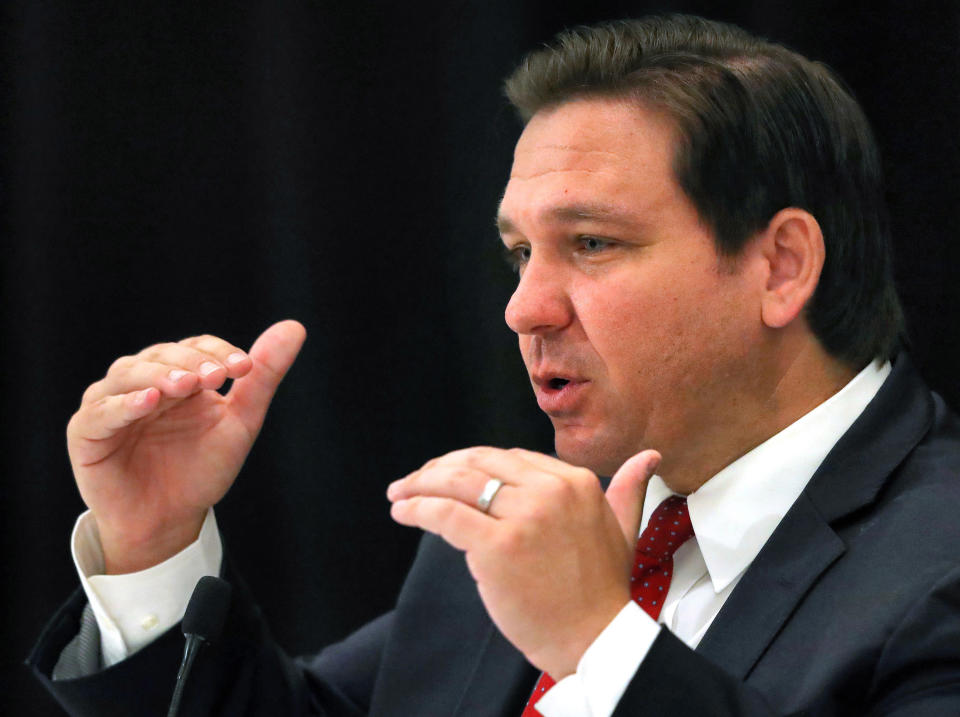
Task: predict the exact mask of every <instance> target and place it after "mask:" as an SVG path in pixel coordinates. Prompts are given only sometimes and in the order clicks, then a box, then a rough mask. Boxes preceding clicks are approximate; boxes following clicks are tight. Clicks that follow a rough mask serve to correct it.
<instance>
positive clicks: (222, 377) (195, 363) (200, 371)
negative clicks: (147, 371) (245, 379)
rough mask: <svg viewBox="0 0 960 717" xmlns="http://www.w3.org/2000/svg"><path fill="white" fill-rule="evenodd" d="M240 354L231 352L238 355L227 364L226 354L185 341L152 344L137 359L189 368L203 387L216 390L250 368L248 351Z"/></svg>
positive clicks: (186, 369)
mask: <svg viewBox="0 0 960 717" xmlns="http://www.w3.org/2000/svg"><path fill="white" fill-rule="evenodd" d="M239 355H240V354H239V352H236V351H235V352H234V353H233V354H228V356H234V358H233V359H232V360H231V363H227V360H226V359H224V358H223V357H222V356H215V355H214V354H211V353H208V352H206V351H203V350H202V349H200V348H195V347H193V346H188V345H187V344H185V343H183V342H181V343H176V344H174V343H166V344H156V345H155V346H150V347H148V348H145V349H144V350H143V351H141V352H140V353H139V354H137V358H138V359H141V360H149V361H154V362H156V363H164V364H167V365H169V366H171V367H175V368H179V369H183V370H184V371H189V372H190V373H193V374H196V375H197V376H198V377H199V379H200V384H201V386H200V387H201V388H205V389H211V390H215V389H217V388H220V386H222V385H223V383H224V381H226V380H227V379H228V378H236V377H238V376H241V375H243V374H244V373H246V372H247V371H249V370H250V363H251V362H250V359H249V358H248V357H247V355H246V354H242V360H240V359H239V358H238V356H239Z"/></svg>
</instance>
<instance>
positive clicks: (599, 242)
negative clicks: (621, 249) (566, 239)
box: [580, 236, 611, 253]
mask: <svg viewBox="0 0 960 717" xmlns="http://www.w3.org/2000/svg"><path fill="white" fill-rule="evenodd" d="M610 244H611V242H609V241H607V240H606V239H599V238H597V237H590V236H583V237H580V245H581V246H582V247H583V248H584V249H585V250H586V251H587V252H588V253H594V252H598V251H601V250H603V249H606V248H607V247H608V246H610Z"/></svg>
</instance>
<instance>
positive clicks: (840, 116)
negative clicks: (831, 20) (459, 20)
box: [505, 15, 904, 367]
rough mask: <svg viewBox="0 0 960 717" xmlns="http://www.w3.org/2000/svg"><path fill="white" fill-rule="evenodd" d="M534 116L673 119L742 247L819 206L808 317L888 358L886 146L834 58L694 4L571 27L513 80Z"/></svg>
mask: <svg viewBox="0 0 960 717" xmlns="http://www.w3.org/2000/svg"><path fill="white" fill-rule="evenodd" d="M505 91H506V94H507V97H508V98H509V99H510V101H511V103H512V104H513V106H514V107H515V108H516V109H517V111H518V112H519V113H520V116H521V118H522V119H523V121H524V122H526V121H527V120H529V119H530V118H531V117H532V116H533V115H534V114H536V113H537V112H539V111H540V110H544V109H551V108H553V107H556V106H558V105H560V104H562V103H565V102H568V101H570V100H574V99H578V98H585V97H614V98H628V99H633V100H636V101H637V102H638V103H639V104H640V105H642V106H644V107H648V108H653V109H656V110H660V111H665V112H666V113H667V114H668V115H669V116H670V117H671V118H672V119H673V121H674V122H675V125H676V129H677V135H678V137H677V149H676V155H675V157H674V173H675V175H676V178H677V181H678V183H679V184H680V186H681V187H682V189H683V191H684V192H685V193H686V194H687V195H688V196H689V198H690V199H691V200H692V202H693V204H694V206H695V207H696V208H697V211H698V213H699V214H700V216H701V218H702V219H703V220H704V221H705V222H706V223H707V224H708V226H710V227H711V229H712V230H713V232H714V236H715V241H716V247H717V252H718V254H719V255H720V256H721V257H726V258H735V257H736V256H737V255H738V254H739V253H740V252H741V250H742V249H743V247H744V245H745V244H746V243H747V241H748V240H749V239H750V238H751V237H753V236H755V235H756V233H757V232H759V231H761V230H762V229H764V228H765V227H766V226H767V225H768V223H769V221H770V219H771V218H772V217H773V215H774V214H776V213H777V212H778V211H780V210H781V209H784V208H787V207H797V208H801V209H805V210H806V211H809V212H810V213H811V214H812V215H813V216H814V217H816V218H817V221H818V222H819V223H820V226H821V228H822V230H823V234H824V242H825V244H826V260H825V263H824V267H823V272H822V274H821V277H820V283H819V284H818V286H817V289H816V291H815V293H814V295H813V297H812V299H811V301H810V302H809V303H808V305H807V307H806V318H807V321H808V323H809V325H810V327H811V329H812V331H813V333H814V335H815V336H816V337H817V338H818V340H819V341H820V343H821V344H822V345H823V346H824V348H825V349H826V350H827V351H828V352H829V353H830V354H831V355H832V356H835V357H837V358H838V359H841V360H843V361H845V362H847V363H848V364H850V365H851V366H854V367H862V366H864V365H866V364H867V363H868V362H869V361H870V360H871V359H873V358H890V357H891V356H892V354H893V353H895V351H896V349H897V347H898V344H899V341H900V339H901V337H902V335H903V331H904V320H903V311H902V309H901V306H900V300H899V298H898V296H897V292H896V288H895V286H894V282H893V269H892V258H891V241H890V229H889V221H888V218H887V210H886V207H885V203H884V199H883V178H882V171H881V166H880V158H879V153H878V151H877V147H876V143H875V141H874V139H873V134H872V132H871V130H870V126H869V124H868V123H867V120H866V117H865V116H864V114H863V111H862V110H861V109H860V106H859V105H858V104H857V102H856V101H855V100H854V99H853V97H852V96H851V95H850V93H849V92H848V91H847V90H846V89H844V87H843V85H842V83H841V81H840V80H839V79H838V78H837V77H836V76H835V75H834V74H833V73H832V72H831V71H830V70H829V69H828V68H827V67H825V66H824V65H822V64H819V63H815V62H811V61H810V60H807V59H806V58H805V57H803V56H801V55H799V54H797V53H795V52H793V51H791V50H788V49H787V48H785V47H783V46H781V45H777V44H773V43H770V42H767V41H765V40H762V39H760V38H757V37H754V36H752V35H750V34H749V33H747V32H746V31H745V30H742V29H740V28H738V27H735V26H733V25H728V24H725V23H720V22H714V21H711V20H706V19H703V18H699V17H694V16H689V15H661V16H654V17H648V18H644V19H640V20H621V21H617V22H610V23H604V24H601V25H597V26H592V27H578V28H575V29H572V30H566V31H564V32H562V33H560V34H559V35H558V36H557V37H556V38H555V40H554V42H553V43H552V44H550V45H549V46H547V47H545V48H542V49H539V50H535V51H533V52H531V53H530V54H528V55H527V56H526V57H525V58H524V59H523V61H522V63H521V64H520V66H519V67H518V68H517V69H516V70H515V71H514V72H513V74H512V75H511V76H510V77H509V78H508V79H507V80H506V82H505Z"/></svg>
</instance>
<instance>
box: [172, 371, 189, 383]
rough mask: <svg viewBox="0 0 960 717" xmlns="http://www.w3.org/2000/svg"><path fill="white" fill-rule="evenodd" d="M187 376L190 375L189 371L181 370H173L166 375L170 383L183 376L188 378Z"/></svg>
mask: <svg viewBox="0 0 960 717" xmlns="http://www.w3.org/2000/svg"><path fill="white" fill-rule="evenodd" d="M189 375H190V372H189V371H184V370H183V369H181V368H175V369H172V370H171V371H170V373H168V374H167V378H169V379H170V380H171V381H173V382H174V383H176V382H177V381H179V380H180V379H181V378H183V377H184V376H189Z"/></svg>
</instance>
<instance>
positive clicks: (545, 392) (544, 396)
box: [536, 381, 589, 416]
mask: <svg viewBox="0 0 960 717" xmlns="http://www.w3.org/2000/svg"><path fill="white" fill-rule="evenodd" d="M588 383H589V382H588V381H571V382H570V383H568V384H566V385H565V386H564V387H563V388H550V387H549V386H546V387H544V386H537V387H536V394H537V405H539V406H540V410H541V411H543V412H544V413H546V414H548V415H550V416H556V415H561V414H564V413H570V412H572V411H574V410H576V408H577V405H578V404H579V403H581V402H582V400H583V397H584V393H585V392H586V388H587V384H588Z"/></svg>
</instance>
